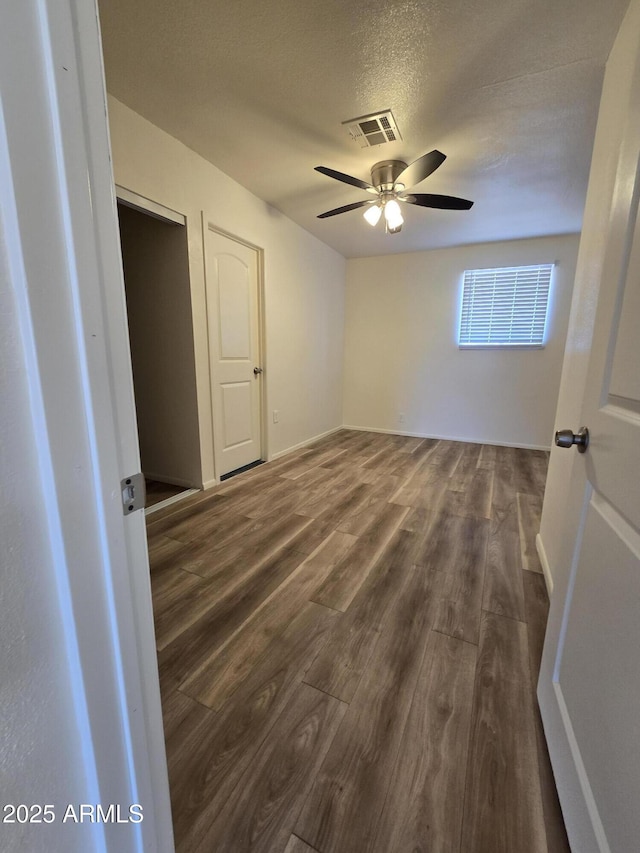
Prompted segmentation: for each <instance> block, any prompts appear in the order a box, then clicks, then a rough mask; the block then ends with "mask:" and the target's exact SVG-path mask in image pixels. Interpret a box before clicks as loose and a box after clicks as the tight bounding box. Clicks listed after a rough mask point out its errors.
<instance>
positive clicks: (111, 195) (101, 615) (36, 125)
mask: <svg viewBox="0 0 640 853" xmlns="http://www.w3.org/2000/svg"><path fill="white" fill-rule="evenodd" d="M3 27H6V28H7V29H6V30H5V33H9V35H10V36H12V37H13V39H14V41H15V43H16V44H19V45H20V52H21V54H23V55H24V57H25V59H24V62H23V63H22V64H23V65H24V66H25V67H22V66H21V64H20V63H21V62H22V59H21V56H20V55H17V56H16V57H15V59H16V62H15V66H14V68H13V70H12V73H11V74H10V75H9V74H6V75H3V78H2V87H3V89H2V100H0V107H2V108H3V109H4V115H5V117H8V118H7V123H6V124H3V122H2V120H1V113H2V109H0V131H1V132H2V133H4V134H5V140H4V142H3V140H2V139H0V143H3V145H4V147H5V151H6V152H8V153H7V156H6V158H5V163H4V175H5V180H3V182H2V186H1V187H0V202H2V204H3V211H4V214H5V216H8V217H9V219H8V221H9V222H11V223H13V224H12V227H13V228H14V232H15V237H14V238H13V239H12V243H11V246H10V247H9V248H10V251H11V253H12V255H11V257H12V285H13V287H14V289H15V291H16V294H17V296H18V298H19V300H20V306H21V309H20V310H21V313H20V317H21V325H22V330H23V334H24V335H25V336H26V337H25V340H27V341H28V342H29V346H30V347H31V351H32V357H31V360H30V363H29V371H28V381H29V384H30V387H31V389H32V410H33V412H34V417H36V416H37V417H38V422H39V425H40V433H41V444H40V450H41V454H42V456H41V458H42V462H41V466H42V472H43V473H42V476H43V485H44V489H45V496H46V512H47V517H48V519H49V524H50V530H51V543H52V544H51V549H52V555H53V558H54V559H55V565H56V571H57V578H58V582H59V588H60V600H59V601H58V602H52V609H53V610H54V611H56V612H57V610H56V608H61V611H62V613H63V614H64V629H65V633H66V637H67V650H73V654H71V652H70V651H69V652H68V654H69V660H70V666H72V667H73V673H74V677H75V679H76V681H75V691H76V692H77V695H76V692H74V697H75V706H76V709H77V715H78V720H79V726H80V728H79V731H78V737H79V738H80V739H81V742H82V749H83V756H84V762H85V765H84V766H85V777H86V795H87V800H86V802H91V801H92V799H93V800H94V802H95V797H96V796H99V799H98V802H100V803H101V804H102V805H103V806H104V807H105V808H106V807H108V805H109V804H110V803H119V804H122V805H123V806H124V810H125V813H126V810H127V806H128V805H129V804H131V803H140V804H142V805H143V809H144V819H143V821H142V822H140V823H135V824H127V825H126V826H123V825H108V824H106V825H102V826H100V825H98V824H96V825H95V830H94V832H95V835H94V839H95V849H96V850H101V851H113V853H134V851H135V852H136V853H141V851H143V850H144V851H162V853H171V851H173V849H174V848H173V832H172V823H171V805H170V799H169V787H168V776H167V766H166V758H165V749H164V735H163V726H162V713H161V706H160V692H159V682H158V669H157V656H156V649H155V637H154V630H153V615H152V608H151V591H150V582H149V565H148V557H147V545H146V534H145V526H144V514H143V512H142V511H137V512H133V513H131V514H130V515H128V516H127V517H125V516H124V514H123V505H122V490H121V487H120V482H121V480H122V479H123V478H125V477H127V476H130V475H131V474H134V473H137V472H139V470H140V459H139V452H138V439H137V430H136V419H135V406H134V398H133V382H132V375H131V362H130V354H129V347H128V335H127V322H126V309H125V299H124V282H123V275H122V264H121V257H120V248H119V235H118V224H117V215H116V198H115V191H114V184H113V174H112V170H111V151H110V143H109V133H108V126H107V106H106V92H105V83H104V70H103V65H102V47H101V41H100V29H99V23H98V14H97V6H96V3H95V0H29V2H24V3H22V2H21V3H20V4H15V5H11V7H10V8H8V9H7V12H6V14H5V13H4V12H3ZM28 59H30V60H31V62H30V63H29V64H27V63H28ZM20 103H22V104H23V105H24V106H23V108H22V109H21V110H20V109H16V104H18V105H19V104H20ZM27 105H28V106H27ZM1 153H2V145H0V154H1ZM30 166H31V169H30V170H29V167H30ZM34 183H37V189H38V203H37V205H34V204H33V198H34V194H33V185H34ZM43 235H46V251H45V250H43ZM46 772H47V768H44V767H43V773H46ZM72 843H73V842H72V841H70V844H72ZM51 849H52V851H53V850H54V849H56V848H54V847H53V846H52V847H51ZM65 849H71V848H70V847H68V848H65ZM92 849H93V848H92Z"/></svg>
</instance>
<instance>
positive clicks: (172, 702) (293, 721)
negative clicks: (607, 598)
mask: <svg viewBox="0 0 640 853" xmlns="http://www.w3.org/2000/svg"><path fill="white" fill-rule="evenodd" d="M546 468H547V454H546V453H544V452H541V451H528V450H520V449H514V448H505V447H493V446H488V445H487V446H481V445H475V444H462V443H456V442H451V441H436V440H432V439H419V438H407V437H401V436H394V435H382V434H376V433H366V432H355V431H348V430H342V431H340V432H337V433H334V434H333V435H331V436H329V437H327V438H325V439H323V440H321V441H319V442H317V443H316V444H315V445H313V446H310V447H308V448H305V449H303V450H299V451H296V452H294V453H292V454H290V455H288V456H285V457H282V458H281V459H279V460H277V461H275V462H272V463H269V464H267V465H262V466H260V467H259V468H255V469H253V470H251V471H248V472H247V473H245V474H242V475H240V476H238V477H237V478H233V479H232V480H229V481H226V482H224V483H222V484H221V485H220V486H219V487H217V488H216V489H214V490H212V491H209V492H206V493H199V494H198V495H194V496H193V497H191V498H187V499H185V500H184V501H182V502H180V503H178V504H175V505H173V506H171V507H167V508H166V509H161V510H159V511H158V512H157V513H155V514H153V515H151V516H149V518H148V523H147V527H148V534H149V551H150V560H151V569H152V574H151V581H152V586H153V596H154V612H155V620H156V636H157V646H158V660H159V665H160V678H161V687H162V694H163V711H164V717H165V738H166V744H167V758H168V763H169V781H170V786H171V798H172V807H173V820H174V831H175V837H176V848H177V850H178V851H179V853H196V851H203V853H205V851H206V853H243V851H264V852H265V853H266V851H269V853H305V852H306V853H313V851H318V853H567V851H568V850H569V846H568V844H567V840H566V835H565V832H564V826H563V823H562V816H561V813H560V809H559V805H558V801H557V795H556V792H555V788H554V783H553V775H552V772H551V767H550V764H549V758H548V754H547V750H546V744H545V740H544V734H543V730H542V724H541V721H540V716H539V712H538V708H537V704H536V699H535V683H536V679H537V674H538V668H539V664H540V655H541V651H542V640H543V637H544V627H545V623H546V617H547V610H548V599H547V594H546V589H545V584H544V578H543V576H542V574H541V568H540V565H539V562H538V557H537V554H536V548H535V534H536V532H537V529H538V527H539V520H540V509H541V501H542V495H543V491H544V484H545V477H546Z"/></svg>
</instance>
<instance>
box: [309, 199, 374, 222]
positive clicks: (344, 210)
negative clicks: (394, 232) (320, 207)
mask: <svg viewBox="0 0 640 853" xmlns="http://www.w3.org/2000/svg"><path fill="white" fill-rule="evenodd" d="M369 204H375V202H374V201H354V202H353V203H352V204H345V205H344V206H343V207H334V209H333V210H327V211H325V213H319V214H318V219H326V218H327V216H337V215H338V214H339V213H348V212H349V211H350V210H357V209H358V208H359V207H366V206H367V205H369Z"/></svg>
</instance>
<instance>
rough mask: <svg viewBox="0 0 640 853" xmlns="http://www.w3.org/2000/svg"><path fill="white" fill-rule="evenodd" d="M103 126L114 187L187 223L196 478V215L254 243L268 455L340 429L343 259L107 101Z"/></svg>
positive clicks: (200, 362)
mask: <svg viewBox="0 0 640 853" xmlns="http://www.w3.org/2000/svg"><path fill="white" fill-rule="evenodd" d="M109 124H110V129H111V143H112V149H113V160H114V170H115V178H116V183H117V184H119V185H120V186H123V187H125V188H126V189H129V190H132V191H133V192H136V193H139V194H140V195H143V196H145V197H146V198H149V199H151V200H153V201H156V202H159V203H160V204H163V205H165V206H167V207H170V208H171V209H173V210H176V211H178V212H179V213H182V214H183V215H185V216H186V219H187V233H188V241H189V269H190V277H191V301H192V305H193V324H194V325H193V336H194V348H195V357H196V379H197V389H198V411H199V430H200V443H201V456H202V477H203V481H204V482H205V483H208V482H210V481H211V480H212V479H213V477H214V467H213V437H212V436H213V433H212V425H211V400H210V385H209V371H208V353H207V324H206V305H205V286H204V260H203V236H202V221H201V213H202V211H204V215H205V218H206V220H207V221H208V222H212V223H213V224H214V225H215V226H217V227H219V228H221V229H223V230H225V231H227V232H229V233H230V234H232V235H234V236H237V237H241V238H242V239H244V240H245V241H247V242H250V243H252V244H254V245H256V246H258V247H260V248H262V249H264V258H265V270H264V275H265V302H266V306H265V308H266V310H265V313H266V349H267V364H266V370H265V375H264V379H265V381H266V383H267V397H268V412H267V421H268V433H269V439H268V440H269V451H270V453H271V454H272V455H273V454H277V453H279V452H282V451H284V450H286V449H288V448H290V447H292V446H295V445H297V444H299V443H302V442H304V441H307V440H309V439H311V438H312V437H313V436H315V435H320V434H322V433H324V432H327V431H329V430H331V429H334V428H336V427H338V426H340V425H341V423H342V352H343V331H344V322H343V310H344V309H343V306H344V277H345V265H346V262H345V260H344V258H343V257H342V256H341V255H339V254H338V253H337V252H335V251H333V249H330V248H328V247H327V246H325V245H324V244H323V243H321V242H320V241H319V240H317V239H316V238H315V237H312V236H311V235H310V234H309V233H308V232H306V231H304V230H303V229H302V228H300V227H299V226H297V225H295V224H294V223H293V222H291V220H289V219H287V218H286V217H285V216H283V215H282V214H281V213H279V212H278V211H277V210H275V209H274V208H272V207H269V205H267V204H266V203H265V202H263V201H261V200H260V199H258V198H256V196H254V195H252V194H251V193H250V192H248V191H247V190H246V189H244V188H243V187H241V186H240V185H239V184H237V183H236V182H235V181H233V180H231V178H229V177H227V176H226V175H225V174H223V173H222V172H221V171H220V170H219V169H217V168H216V167H215V166H213V165H211V164H210V163H208V162H207V161H206V160H204V159H203V158H202V157H200V156H199V155H197V154H195V153H194V152H193V151H191V150H190V149H188V148H187V147H186V146H185V145H183V144H182V143H180V142H178V141H177V140H176V139H174V138H173V137H171V136H169V135H168V134H166V133H164V132H163V131H161V130H160V129H158V128H157V127H155V126H154V125H152V124H150V123H149V122H148V121H146V120H145V119H143V118H142V117H141V116H139V115H138V114H137V113H135V112H133V111H132V110H130V109H129V108H128V107H126V106H125V105H124V104H122V103H120V102H119V101H117V100H115V99H114V98H109ZM274 409H277V410H278V411H279V413H280V422H279V423H278V424H274V423H273V422H272V417H271V412H272V411H273V410H274Z"/></svg>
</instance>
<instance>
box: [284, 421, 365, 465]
mask: <svg viewBox="0 0 640 853" xmlns="http://www.w3.org/2000/svg"><path fill="white" fill-rule="evenodd" d="M341 429H349V427H343V426H337V427H333V429H328V430H327V431H326V432H321V433H319V434H318V435H314V436H312V437H311V438H307V439H305V440H304V441H301V442H299V443H298V444H294V445H293V446H292V447H287V449H286V450H279V451H278V452H277V453H273V454H271V456H270V458H269V462H272V461H273V460H274V459H279V458H280V457H281V456H286V455H287V453H293V451H294V450H299V449H300V448H301V447H307V446H308V445H309V444H313V442H314V441H320V439H321V438H326V437H327V436H328V435H333V433H334V432H339V431H340V430H341Z"/></svg>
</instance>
